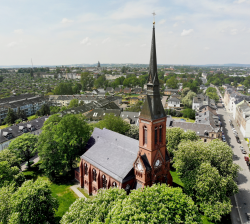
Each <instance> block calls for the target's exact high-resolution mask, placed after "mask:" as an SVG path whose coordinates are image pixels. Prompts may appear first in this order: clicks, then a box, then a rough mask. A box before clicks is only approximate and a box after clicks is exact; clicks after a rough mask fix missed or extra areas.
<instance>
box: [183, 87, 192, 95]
mask: <svg viewBox="0 0 250 224" xmlns="http://www.w3.org/2000/svg"><path fill="white" fill-rule="evenodd" d="M189 91H190V89H189V87H186V88H184V89H183V90H182V92H181V97H185V96H186V95H187V93H188V92H189Z"/></svg>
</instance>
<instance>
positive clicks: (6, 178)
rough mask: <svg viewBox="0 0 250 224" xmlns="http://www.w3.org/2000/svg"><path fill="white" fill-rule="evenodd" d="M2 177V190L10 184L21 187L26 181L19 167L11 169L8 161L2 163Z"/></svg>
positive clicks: (0, 180) (0, 183)
mask: <svg viewBox="0 0 250 224" xmlns="http://www.w3.org/2000/svg"><path fill="white" fill-rule="evenodd" d="M0 177H1V178H0V188H1V187H3V186H4V185H8V184H10V183H15V184H17V186H20V185H21V184H22V183H23V182H24V180H25V178H24V175H23V173H22V172H20V169H19V168H18V167H17V166H13V167H11V166H10V164H9V163H8V161H1V162H0Z"/></svg>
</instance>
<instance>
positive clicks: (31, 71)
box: [30, 69, 34, 78]
mask: <svg viewBox="0 0 250 224" xmlns="http://www.w3.org/2000/svg"><path fill="white" fill-rule="evenodd" d="M30 77H31V78H34V72H33V69H30Z"/></svg>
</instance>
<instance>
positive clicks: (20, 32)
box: [14, 29, 23, 34]
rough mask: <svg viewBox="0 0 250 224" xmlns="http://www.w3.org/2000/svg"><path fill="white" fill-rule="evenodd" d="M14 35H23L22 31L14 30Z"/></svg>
mask: <svg viewBox="0 0 250 224" xmlns="http://www.w3.org/2000/svg"><path fill="white" fill-rule="evenodd" d="M14 33H16V34H23V29H17V30H14Z"/></svg>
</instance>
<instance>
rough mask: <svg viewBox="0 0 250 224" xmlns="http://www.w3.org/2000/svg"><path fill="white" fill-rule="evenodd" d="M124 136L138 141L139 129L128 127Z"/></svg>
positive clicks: (133, 126) (132, 126)
mask: <svg viewBox="0 0 250 224" xmlns="http://www.w3.org/2000/svg"><path fill="white" fill-rule="evenodd" d="M125 135H126V136H128V137H130V138H133V139H136V140H139V127H138V126H136V125H130V129H129V130H128V131H127V132H126V133H125Z"/></svg>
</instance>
